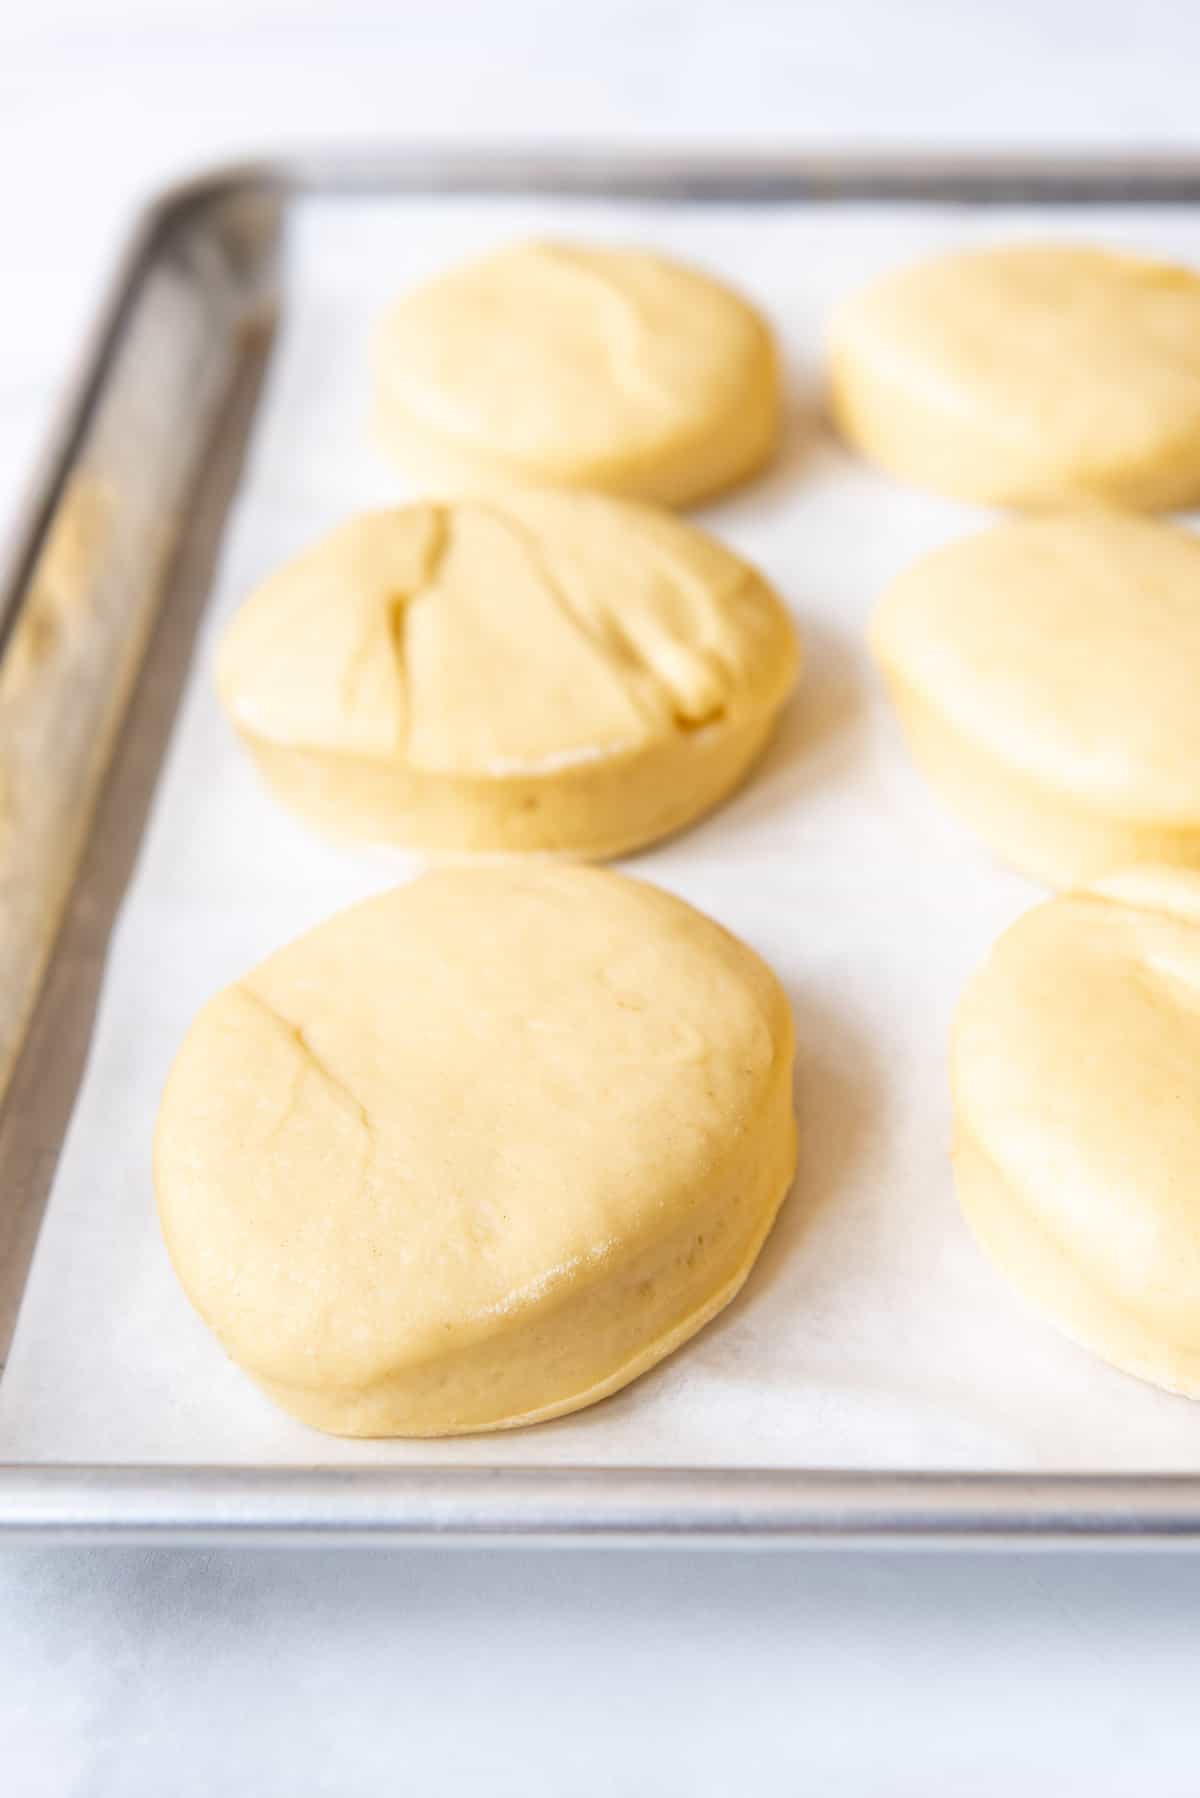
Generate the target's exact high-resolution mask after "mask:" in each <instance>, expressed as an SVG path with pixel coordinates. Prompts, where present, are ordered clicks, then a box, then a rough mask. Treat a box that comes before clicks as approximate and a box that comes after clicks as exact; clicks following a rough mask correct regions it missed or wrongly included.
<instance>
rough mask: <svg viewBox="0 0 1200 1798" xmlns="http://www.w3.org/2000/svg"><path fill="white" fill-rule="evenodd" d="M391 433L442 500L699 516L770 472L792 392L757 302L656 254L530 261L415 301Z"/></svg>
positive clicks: (483, 263) (384, 332)
mask: <svg viewBox="0 0 1200 1798" xmlns="http://www.w3.org/2000/svg"><path fill="white" fill-rule="evenodd" d="M375 375H376V428H377V432H378V436H379V439H380V442H381V444H382V445H383V447H384V448H385V449H386V450H387V451H389V452H390V453H391V454H392V455H393V456H394V457H395V458H396V459H397V460H398V461H399V462H400V463H401V465H402V466H403V467H404V469H405V470H406V471H407V472H408V473H409V474H410V475H411V476H413V477H414V478H416V479H417V480H419V481H420V482H421V484H422V485H423V487H424V488H425V490H426V491H431V492H434V493H438V494H446V493H449V494H453V493H461V492H479V491H483V492H494V491H497V490H501V491H502V490H504V489H506V488H507V487H509V486H511V485H512V484H514V483H515V484H518V485H526V484H533V485H554V486H566V487H590V488H594V489H597V490H599V491H602V492H606V493H616V494H621V495H625V496H626V497H629V498H634V499H644V500H653V501H657V502H659V503H660V504H663V505H669V506H686V505H691V504H694V503H695V502H697V501H699V500H702V499H707V498H710V497H711V496H712V495H714V494H716V493H718V492H720V491H722V490H723V489H724V488H727V487H730V486H733V485H734V484H735V483H737V482H740V481H743V480H745V479H746V478H747V477H748V476H750V475H752V474H753V473H755V471H756V470H757V469H758V468H759V467H760V466H761V465H762V464H763V463H764V462H765V461H766V460H767V458H768V457H769V456H770V455H771V453H772V451H773V449H774V447H775V442H776V438H777V436H778V432H779V419H780V408H781V383H780V374H779V366H778V358H777V355H776V351H775V345H774V341H773V339H772V336H771V332H770V330H769V328H768V326H767V324H766V322H765V321H764V319H763V318H762V317H761V316H760V314H759V313H758V312H756V311H755V309H754V308H753V307H752V306H751V305H750V304H749V303H748V302H747V301H746V300H744V299H742V297H741V296H740V295H739V294H737V293H735V292H733V290H732V289H730V288H728V287H726V286H724V285H723V284H722V283H721V282H719V281H716V280H713V279H712V277H711V276H708V275H705V274H702V273H701V272H700V271H699V270H697V269H693V268H688V267H686V266H685V265H683V264H681V263H678V262H674V261H670V260H668V259H667V258H666V257H662V256H654V255H650V254H648V253H646V252H645V251H641V250H622V249H612V248H602V247H599V246H594V247H589V246H587V245H584V244H574V243H554V242H549V243H543V242H531V243H518V244H514V245H510V246H508V247H506V248H503V249H500V250H496V251H493V252H492V253H491V254H490V255H487V256H484V257H483V258H481V259H480V260H477V261H473V262H469V263H466V264H465V265H463V266H461V267H458V268H455V269H453V270H451V271H450V272H449V273H447V274H444V275H442V276H441V277H440V278H438V279H436V280H433V281H429V282H427V283H426V284H425V285H423V286H421V287H418V288H416V289H415V290H414V291H413V292H412V293H410V294H408V295H407V296H406V297H405V298H403V299H401V300H400V301H399V302H398V303H397V304H396V305H395V306H394V307H393V308H392V310H391V311H390V312H389V313H388V315H387V316H386V318H385V319H384V321H383V324H382V327H381V329H380V332H379V336H378V339H377V344H376V353H375Z"/></svg>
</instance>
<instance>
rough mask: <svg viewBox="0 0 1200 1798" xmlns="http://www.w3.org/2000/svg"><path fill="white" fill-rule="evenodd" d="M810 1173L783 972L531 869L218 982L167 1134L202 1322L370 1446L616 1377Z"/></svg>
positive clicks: (686, 916) (522, 1416) (343, 918)
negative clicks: (798, 1177) (799, 1143)
mask: <svg viewBox="0 0 1200 1798" xmlns="http://www.w3.org/2000/svg"><path fill="white" fill-rule="evenodd" d="M794 1163H795V1126H794V1120H793V1112H792V1025H791V1016H790V1012H789V1008H788V1004H787V1000H786V998H785V996H784V993H783V991H782V989H781V987H780V985H779V983H778V981H777V980H776V979H775V977H774V975H773V974H772V973H771V972H770V970H769V969H768V968H766V967H765V966H764V965H763V963H762V962H761V961H759V959H758V957H757V956H755V955H753V954H752V953H751V952H750V950H749V949H747V948H745V947H744V946H743V945H742V944H741V943H739V942H738V941H737V940H736V939H735V938H733V937H731V936H729V935H728V934H727V933H726V932H725V931H724V930H722V929H721V928H720V927H719V926H718V925H716V924H714V923H712V922H711V921H710V920H709V919H708V918H705V917H703V916H701V914H700V913H698V912H696V911H693V910H692V909H691V907H690V906H687V905H685V904H683V902H682V901H681V900H679V899H675V898H672V897H671V896H670V895H668V894H666V893H662V892H659V891H658V890H657V889H655V888H654V887H650V886H646V885H643V884H642V883H641V882H639V881H633V880H629V879H626V878H625V877H623V876H621V875H617V874H610V873H602V872H599V871H597V870H595V869H586V868H558V867H554V866H549V865H542V864H528V863H526V864H520V863H509V864H505V865H504V866H502V867H485V868H475V869H462V868H460V869H443V870H439V871H437V872H435V873H431V874H427V875H425V876H424V877H422V878H421V879H419V880H417V881H414V882H413V883H412V884H411V885H409V886H405V887H401V888H399V889H397V890H395V891H392V892H388V893H384V894H382V895H381V896H380V897H378V898H374V899H369V900H367V901H366V902H365V903H364V904H361V905H357V906H354V907H353V908H352V909H351V910H349V911H345V912H342V913H340V914H339V915H338V916H337V917H334V918H331V919H329V920H328V921H327V922H326V923H324V924H322V925H320V926H319V927H318V928H317V929H316V930H314V931H312V932H311V933H310V934H309V935H307V936H304V937H301V938H300V939H299V940H298V941H296V942H294V943H292V944H290V945H289V946H288V947H287V948H285V949H282V950H280V951H279V953H278V954H276V955H273V956H271V957H270V959H269V960H267V961H265V962H263V963H262V965H261V966H260V967H258V968H256V969H255V970H254V971H253V972H252V973H251V974H248V975H247V976H246V977H245V979H243V980H241V981H239V982H237V984H235V985H234V986H231V987H227V988H226V990H225V991H224V992H222V993H219V994H218V995H217V997H216V998H215V999H213V1000H212V1001H210V1003H209V1004H208V1005H207V1006H205V1008H204V1009H203V1011H201V1013H200V1014H199V1016H198V1017H197V1019H196V1021H195V1022H194V1024H193V1025H192V1028H191V1031H190V1033H189V1035H188V1037H187V1039H186V1041H185V1042H184V1045H183V1048H182V1050H181V1051H180V1054H179V1057H178V1060H177V1061H176V1063H175V1066H174V1068H173V1070H172V1072H171V1076H170V1079H169V1081H168V1083H167V1089H166V1094H165V1096H164V1099H163V1104H162V1111H161V1115H160V1118H159V1124H158V1135H157V1140H156V1146H155V1173H156V1184H157V1188H158V1201H159V1212H160V1216H161V1219H162V1226H163V1231H164V1234H165V1236H166V1241H167V1246H168V1248H169V1250H170V1254H171V1258H172V1260H173V1262H174V1264H175V1268H176V1270H177V1272H178V1274H179V1277H180V1279H181V1280H182V1282H183V1285H184V1287H185V1288H186V1290H187V1292H188V1294H189V1296H190V1298H191V1300H192V1302H193V1303H194V1305H195V1306H196V1308H197V1310H198V1311H199V1312H200V1313H201V1315H202V1316H203V1317H204V1318H205V1319H206V1320H207V1322H208V1323H209V1324H210V1325H211V1327H212V1328H213V1330H215V1332H216V1334H217V1335H218V1336H219V1337H220V1339H221V1341H222V1342H223V1343H224V1345H225V1347H226V1349H227V1350H228V1352H229V1353H230V1355H231V1356H232V1357H233V1358H234V1360H235V1361H237V1362H238V1363H239V1364H240V1365H241V1366H242V1367H243V1368H245V1369H246V1371H247V1372H248V1373H250V1374H251V1375H252V1376H253V1377H254V1378H255V1379H256V1380H257V1381H258V1383H259V1384H260V1385H261V1386H262V1387H263V1388H264V1389H265V1390H266V1391H267V1392H268V1393H270V1394H271V1396H272V1397H274V1398H275V1399H277V1400H278V1402H279V1403H280V1404H281V1405H282V1406H283V1407H284V1408H285V1409H286V1410H288V1411H291V1412H293V1413H294V1414H295V1415H296V1416H297V1417H300V1418H302V1419H304V1421H305V1422H307V1423H311V1424H315V1425H316V1426H317V1427H318V1428H320V1429H325V1430H331V1431H333V1432H335V1433H337V1434H339V1435H349V1436H389V1435H403V1436H427V1435H450V1434H457V1433H461V1432H466V1431H472V1430H490V1429H502V1428H508V1427H511V1426H515V1425H518V1424H526V1423H534V1422H537V1421H538V1420H540V1419H542V1418H546V1417H554V1416H556V1415H558V1414H559V1413H561V1412H564V1411H573V1410H575V1409H577V1408H578V1407H579V1406H581V1405H589V1404H592V1403H593V1402H594V1401H595V1400H596V1399H600V1398H603V1397H605V1396H606V1394H608V1393H610V1392H615V1391H616V1390H617V1388H618V1387H620V1386H624V1385H625V1384H626V1382H627V1381H629V1380H632V1379H634V1378H635V1377H636V1376H637V1375H638V1374H640V1373H642V1372H644V1371H645V1369H646V1368H648V1367H651V1366H653V1364H654V1363H655V1362H656V1361H659V1360H661V1359H662V1357H663V1356H664V1355H667V1354H670V1352H671V1351H672V1350H673V1349H675V1348H678V1346H679V1345H680V1343H682V1342H684V1341H686V1339H687V1338H688V1337H689V1336H691V1335H692V1334H693V1333H694V1332H695V1331H696V1330H698V1329H699V1328H700V1327H701V1325H702V1324H704V1323H706V1322H707V1321H708V1319H709V1318H711V1317H713V1316H714V1315H715V1314H716V1312H718V1311H719V1310H720V1309H721V1308H722V1306H724V1305H726V1304H728V1302H729V1300H730V1299H731V1298H732V1297H733V1295H734V1294H735V1293H736V1292H737V1290H738V1288H739V1287H740V1286H741V1284H742V1282H743V1280H744V1279H745V1278H746V1275H747V1273H748V1272H749V1270H750V1267H751V1265H752V1263H753V1261H754V1258H755V1256H756V1255H757V1253H758V1251H759V1248H760V1246H761V1244H762V1242H763V1239H764V1237H765V1236H766V1234H767V1231H768V1230H769V1228H770V1226H771V1223H772V1220H773V1218H774V1216H775V1212H776V1210H777V1208H778V1206H779V1204H780V1202H781V1200H782V1199H783V1197H784V1194H785V1192H786V1190H787V1187H788V1184H789V1182H790V1180H791V1176H792V1171H793V1167H794Z"/></svg>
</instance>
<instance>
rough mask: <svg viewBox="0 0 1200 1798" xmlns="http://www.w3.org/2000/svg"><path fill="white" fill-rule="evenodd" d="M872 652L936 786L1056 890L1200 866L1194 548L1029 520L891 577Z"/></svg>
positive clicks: (1086, 517) (1186, 537) (1100, 517)
mask: <svg viewBox="0 0 1200 1798" xmlns="http://www.w3.org/2000/svg"><path fill="white" fill-rule="evenodd" d="M871 642H872V647H873V650H874V652H875V655H876V657H877V659H878V661H879V662H880V664H881V666H882V668H883V671H884V674H885V675H886V677H887V681H888V685H889V688H890V690H891V693H892V696H893V698H894V700H895V703H896V706H897V710H898V711H899V714H900V718H901V722H902V724H903V725H904V728H905V732H906V734H907V737H908V740H909V743H910V745H911V748H912V750H913V753H914V756H915V757H916V760H917V762H918V764H919V765H920V767H921V768H922V769H923V771H924V772H925V773H926V774H927V775H928V777H929V779H930V781H931V782H932V784H933V786H934V787H935V788H936V789H937V790H938V792H940V793H941V794H942V795H943V796H944V797H945V798H946V799H947V801H948V802H949V803H950V804H951V805H952V806H953V807H954V809H955V810H956V811H957V812H959V813H960V815H961V816H962V817H964V818H965V819H966V820H967V822H968V823H970V824H972V825H974V827H975V828H976V829H977V830H978V831H979V832H980V834H981V835H982V836H983V837H984V838H985V839H986V840H987V842H988V843H989V844H990V845H991V847H992V848H993V849H994V850H995V851H996V853H997V854H998V855H1000V856H1001V857H1003V858H1004V859H1005V860H1006V861H1010V862H1012V863H1013V864H1015V865H1016V866H1017V867H1019V868H1022V869H1024V870H1025V871H1026V872H1028V873H1031V874H1033V875H1035V876H1037V877H1038V878H1041V879H1044V880H1046V881H1048V882H1049V883H1050V884H1052V885H1055V886H1071V885H1076V884H1078V883H1080V882H1084V881H1087V880H1090V879H1092V878H1094V877H1095V876H1097V875H1099V874H1103V873H1105V872H1106V871H1108V870H1110V869H1113V868H1119V867H1122V866H1124V865H1126V864H1129V863H1132V862H1139V861H1162V862H1173V863H1179V864H1181V865H1189V864H1200V701H1198V698H1197V695H1198V694H1200V539H1197V538H1196V537H1195V536H1193V535H1192V534H1191V533H1190V532H1187V531H1184V530H1182V529H1179V528H1176V527H1175V526H1172V525H1167V524H1161V523H1157V522H1155V521H1154V520H1152V519H1143V518H1136V517H1132V516H1122V515H1120V514H1117V513H1107V512H1102V511H1095V512H1090V513H1078V514H1074V515H1066V516H1063V517H1059V518H1044V519H1022V520H1015V521H1012V522H1009V523H1006V524H1001V525H998V526H996V527H995V528H994V529H992V530H989V531H985V532H983V533H981V534H979V535H977V536H973V537H968V538H966V539H964V540H963V541H961V542H958V543H954V544H951V545H950V546H949V547H948V548H946V549H942V550H938V551H936V552H935V553H934V554H933V555H931V556H929V557H927V558H926V559H925V560H923V561H921V562H918V563H917V564H915V565H914V566H913V567H912V568H910V569H908V570H907V571H906V572H905V573H904V574H902V575H901V576H900V577H899V579H898V580H896V581H895V582H894V583H893V585H892V586H891V588H890V589H889V590H888V592H887V593H886V594H885V595H884V597H883V599H882V601H881V602H880V605H879V607H878V609H877V611H876V614H875V617H874V619H873V621H872V625H871Z"/></svg>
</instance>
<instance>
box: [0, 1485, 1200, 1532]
mask: <svg viewBox="0 0 1200 1798" xmlns="http://www.w3.org/2000/svg"><path fill="white" fill-rule="evenodd" d="M1196 1485H1197V1483H1196V1481H1195V1480H1194V1479H1192V1478H1190V1477H1187V1476H1166V1475H1163V1476H1158V1477H1156V1478H1153V1479H1149V1480H1143V1479H1139V1478H1136V1477H1121V1478H1110V1477H1108V1476H1104V1475H1096V1476H1092V1475H1070V1476H1065V1477H1061V1478H1060V1477H1055V1476H1038V1477H1032V1478H1029V1477H1024V1476H1020V1475H979V1474H954V1475H949V1474H947V1475H938V1474H883V1473H872V1472H862V1473H844V1472H834V1471H829V1472H827V1471H823V1470H822V1471H812V1472H804V1473H797V1472H790V1471H783V1470H780V1469H775V1468H761V1469H759V1468H742V1469H737V1470H715V1469H708V1468H644V1467H639V1468H629V1469H619V1470H618V1469H612V1468H604V1469H596V1468H558V1469H556V1468H535V1469H530V1468H496V1467H489V1466H486V1465H480V1466H476V1467H456V1468H434V1467H419V1468H407V1469H404V1470H403V1471H399V1470H386V1469H374V1468H371V1469H363V1468H347V1469H333V1468H329V1467H311V1468H292V1469H269V1468H251V1467H234V1468H222V1467H170V1468H166V1467H31V1466H22V1467H0V1532H2V1533H3V1535H5V1536H6V1537H8V1538H9V1539H12V1538H14V1537H15V1538H20V1539H22V1540H28V1541H38V1542H47V1543H52V1542H56V1541H63V1540H72V1541H80V1540H84V1541H92V1542H108V1541H114V1542H115V1541H138V1542H155V1541H170V1542H179V1541H187V1542H210V1543H217V1542H224V1543H229V1544H242V1545H250V1546H254V1545H260V1546H272V1545H276V1546H299V1545H303V1544H307V1545H314V1546H319V1545H325V1546H343V1545H345V1546H349V1545H354V1544H360V1545H367V1546H369V1545H372V1544H375V1545H380V1546H404V1545H420V1544H429V1543H441V1544H460V1545H466V1546H470V1545H475V1546H478V1545H481V1544H502V1543H512V1544H537V1543H545V1544H560V1545H562V1544H569V1543H572V1542H575V1543H580V1544H596V1545H614V1544H615V1545H624V1546H631V1547H632V1546H638V1545H643V1544H644V1545H671V1544H677V1545H680V1546H698V1545H704V1544H711V1545H714V1546H729V1545H730V1544H732V1543H745V1544H753V1545H758V1546H762V1547H770V1546H782V1547H788V1546H790V1547H810V1548H811V1547H847V1548H849V1547H883V1546H889V1545H892V1546H898V1545H906V1546H909V1547H914V1548H921V1547H925V1548H932V1547H944V1546H948V1545H954V1544H959V1545H962V1546H970V1547H972V1548H985V1547H997V1548H1005V1547H1008V1548H1011V1547H1020V1548H1032V1547H1053V1548H1064V1547H1080V1548H1087V1547H1091V1546H1096V1545H1097V1544H1104V1545H1105V1546H1112V1547H1124V1548H1139V1547H1158V1548H1178V1547H1181V1546H1188V1547H1193V1546H1196V1545H1197V1544H1198V1543H1200V1513H1198V1511H1197V1506H1196Z"/></svg>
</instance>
